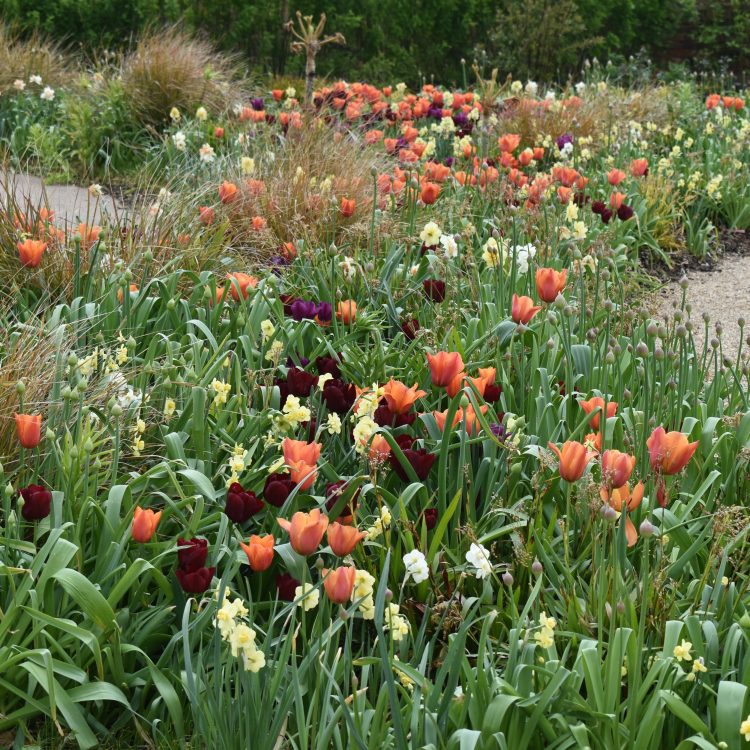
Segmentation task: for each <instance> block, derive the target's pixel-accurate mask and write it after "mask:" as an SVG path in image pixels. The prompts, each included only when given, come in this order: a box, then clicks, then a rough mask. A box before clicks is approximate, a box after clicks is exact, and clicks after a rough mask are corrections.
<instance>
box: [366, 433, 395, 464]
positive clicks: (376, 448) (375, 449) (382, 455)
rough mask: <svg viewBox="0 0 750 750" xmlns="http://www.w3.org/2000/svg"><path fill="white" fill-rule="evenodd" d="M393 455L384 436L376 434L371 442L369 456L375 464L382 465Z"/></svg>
mask: <svg viewBox="0 0 750 750" xmlns="http://www.w3.org/2000/svg"><path fill="white" fill-rule="evenodd" d="M390 455H391V446H390V443H389V442H388V441H387V440H386V439H385V438H384V437H383V436H382V435H378V434H375V435H373V437H372V440H371V441H370V449H369V450H368V452H367V456H368V458H369V459H370V461H372V462H373V463H377V464H382V463H383V462H384V461H385V460H386V459H387V458H388V456H390Z"/></svg>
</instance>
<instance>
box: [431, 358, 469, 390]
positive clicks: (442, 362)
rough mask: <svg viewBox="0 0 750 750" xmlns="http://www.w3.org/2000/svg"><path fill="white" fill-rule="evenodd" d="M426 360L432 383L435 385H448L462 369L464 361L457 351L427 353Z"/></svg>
mask: <svg viewBox="0 0 750 750" xmlns="http://www.w3.org/2000/svg"><path fill="white" fill-rule="evenodd" d="M427 362H428V364H429V365H430V377H431V378H432V384H433V385H437V386H443V387H444V386H446V385H448V384H449V383H450V382H451V381H452V380H453V378H455V377H456V375H458V374H459V373H460V372H461V371H462V370H463V369H464V361H463V359H461V355H460V354H459V353H458V352H437V354H429V353H428V354H427Z"/></svg>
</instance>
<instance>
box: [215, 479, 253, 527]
mask: <svg viewBox="0 0 750 750" xmlns="http://www.w3.org/2000/svg"><path fill="white" fill-rule="evenodd" d="M261 510H263V501H262V500H260V499H259V498H258V497H257V496H256V494H255V493H254V492H247V491H246V490H245V489H243V487H242V485H241V484H240V483H239V482H234V483H233V484H232V485H231V486H230V487H229V491H228V492H227V504H226V506H225V507H224V512H225V513H226V514H227V515H228V516H229V518H230V519H231V520H232V521H234V522H235V523H245V521H247V519H248V518H250V516H254V515H255V514H256V513H258V512H260V511H261Z"/></svg>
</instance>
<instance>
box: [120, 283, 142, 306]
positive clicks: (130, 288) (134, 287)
mask: <svg viewBox="0 0 750 750" xmlns="http://www.w3.org/2000/svg"><path fill="white" fill-rule="evenodd" d="M137 291H138V284H130V285H129V286H128V293H130V294H134V293H136V292H137ZM124 299H125V295H124V294H123V293H122V289H118V290H117V301H118V302H119V303H120V304H122V301H123V300H124Z"/></svg>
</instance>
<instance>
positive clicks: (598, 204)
mask: <svg viewBox="0 0 750 750" xmlns="http://www.w3.org/2000/svg"><path fill="white" fill-rule="evenodd" d="M606 208H607V207H606V206H605V205H604V201H594V202H593V203H592V204H591V210H592V211H593V212H594V213H595V214H599V215H600V216H601V214H602V212H603V211H604V210H605V209H606Z"/></svg>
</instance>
